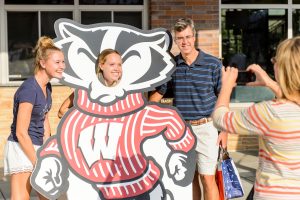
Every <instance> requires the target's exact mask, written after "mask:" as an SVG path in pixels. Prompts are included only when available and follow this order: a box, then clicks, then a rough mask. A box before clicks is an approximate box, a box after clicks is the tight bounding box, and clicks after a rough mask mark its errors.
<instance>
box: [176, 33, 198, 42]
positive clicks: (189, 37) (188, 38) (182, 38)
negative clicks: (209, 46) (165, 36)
mask: <svg viewBox="0 0 300 200" xmlns="http://www.w3.org/2000/svg"><path fill="white" fill-rule="evenodd" d="M193 37H194V36H193V35H187V36H184V37H176V38H175V40H176V41H178V42H182V41H183V40H184V39H185V40H190V39H192V38H193Z"/></svg>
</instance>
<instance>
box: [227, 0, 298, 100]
mask: <svg viewBox="0 0 300 200" xmlns="http://www.w3.org/2000/svg"><path fill="white" fill-rule="evenodd" d="M239 2H240V1H239ZM222 3H223V4H222V6H221V32H222V40H221V41H222V43H221V48H222V58H223V64H224V66H228V65H231V66H232V65H235V66H237V67H238V68H239V70H245V69H246V67H247V66H248V65H249V64H252V63H257V64H259V65H260V66H261V67H262V68H263V69H264V70H266V72H267V73H268V74H269V76H270V77H272V78H273V79H274V70H273V64H272V63H271V62H270V58H271V57H273V56H274V55H275V53H276V48H277V46H278V44H279V43H280V42H281V41H282V40H284V39H286V38H287V37H292V34H291V33H289V31H288V30H289V27H288V26H289V23H288V22H289V20H291V19H289V18H288V16H289V15H288V12H289V11H290V10H291V9H289V6H291V5H289V4H288V2H287V1H259V2H258V1H253V0H252V1H244V3H247V5H245V6H244V5H242V4H243V3H240V4H239V5H230V4H233V3H237V1H234V0H227V1H226V0H222ZM229 3H230V4H229ZM278 3H280V4H286V5H285V6H277V5H276V4H278ZM226 4H228V5H226ZM250 4H253V5H250ZM255 4H257V5H255ZM261 4H265V5H261ZM266 4H272V5H266ZM296 16H297V17H298V12H297V10H294V18H296ZM299 19H300V18H299V17H298V23H297V21H296V20H295V19H294V22H293V28H294V34H295V29H296V27H297V28H298V29H297V30H298V33H299ZM290 30H291V28H290ZM273 97H274V94H273V93H272V92H271V90H269V89H267V88H265V87H248V86H237V87H236V88H235V90H234V91H233V93H232V96H231V102H259V101H262V100H267V99H271V98H273Z"/></svg>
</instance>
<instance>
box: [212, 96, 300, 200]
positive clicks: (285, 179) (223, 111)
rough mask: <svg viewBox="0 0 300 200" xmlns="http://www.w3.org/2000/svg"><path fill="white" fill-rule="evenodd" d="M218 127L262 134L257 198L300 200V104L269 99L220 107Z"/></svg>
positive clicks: (217, 119) (216, 113)
mask: <svg viewBox="0 0 300 200" xmlns="http://www.w3.org/2000/svg"><path fill="white" fill-rule="evenodd" d="M213 120H214V123H215V126H216V127H217V128H218V129H221V130H225V131H228V132H231V133H239V134H245V133H247V134H258V135H259V167H258V169H257V172H256V182H255V195H254V199H272V200H277V199H278V200H283V199H284V200H287V199H295V200H296V199H298V200H299V199H300V106H299V105H297V104H294V103H292V102H289V101H284V100H277V101H275V100H274V101H265V102H261V103H258V104H254V105H253V106H251V107H249V108H247V109H243V110H241V111H236V112H231V111H229V110H228V108H227V107H219V108H217V110H216V111H215V113H214V116H213Z"/></svg>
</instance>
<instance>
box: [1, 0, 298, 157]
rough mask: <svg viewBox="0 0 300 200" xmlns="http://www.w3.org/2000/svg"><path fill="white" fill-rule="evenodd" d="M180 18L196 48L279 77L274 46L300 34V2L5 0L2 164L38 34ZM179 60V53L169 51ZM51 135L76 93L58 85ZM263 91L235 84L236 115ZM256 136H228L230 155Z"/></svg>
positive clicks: (265, 94)
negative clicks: (58, 27)
mask: <svg viewBox="0 0 300 200" xmlns="http://www.w3.org/2000/svg"><path fill="white" fill-rule="evenodd" d="M180 17H190V18H192V19H193V20H194V21H195V24H196V29H197V30H198V31H197V47H198V48H200V49H202V50H204V51H206V52H207V53H210V54H212V55H215V56H217V57H219V58H220V59H222V61H223V63H224V65H236V66H237V67H239V68H240V69H241V70H243V69H244V68H245V67H246V66H247V65H248V64H250V63H258V64H260V65H261V66H263V67H264V68H265V70H266V71H267V72H268V73H269V74H270V75H271V76H274V72H273V67H272V64H271V62H270V58H271V57H272V56H273V55H274V53H275V51H276V46H277V44H278V43H279V42H280V41H281V40H283V39H285V38H290V37H293V36H295V35H298V34H299V32H300V0H247V1H246V0H167V1H160V0H27V1H22V0H0V130H1V131H0V149H1V150H0V159H1V158H2V157H3V155H2V152H3V151H2V149H3V147H4V144H5V142H6V138H7V136H8V135H9V133H10V124H11V121H12V102H13V95H14V92H15V91H16V89H17V88H18V86H19V85H20V84H21V83H22V81H23V80H24V79H26V78H27V77H29V76H30V75H32V73H33V67H32V66H33V65H32V64H33V55H32V50H33V47H34V44H35V43H36V40H37V39H38V37H39V36H41V35H48V36H50V37H53V38H54V37H55V33H54V28H53V23H54V22H55V20H56V19H59V18H69V19H73V20H75V21H77V22H79V23H82V24H92V23H101V22H116V23H125V24H129V25H132V26H135V27H137V28H140V29H144V30H146V29H153V28H158V27H164V28H167V29H169V30H170V29H171V27H172V25H173V23H174V21H175V20H176V19H177V18H180ZM172 52H173V53H174V54H176V53H177V52H178V50H177V49H176V47H174V48H172ZM52 83H53V107H52V110H51V112H50V122H51V129H52V133H53V134H55V133H56V127H57V124H58V122H59V118H58V117H57V111H58V108H59V106H60V104H61V103H62V102H63V100H64V99H65V98H66V97H67V96H68V95H69V94H70V93H71V92H72V90H71V88H68V87H66V86H63V85H60V84H59V83H58V82H57V81H55V80H54V81H53V82H52ZM272 95H273V94H272V93H271V92H270V91H268V90H267V89H265V88H255V89H254V88H249V87H246V86H238V87H237V88H236V90H235V92H234V93H233V95H232V103H231V107H232V109H239V108H241V107H245V106H249V105H251V104H252V103H253V102H257V101H261V100H264V99H269V98H272ZM257 145H258V144H257V136H252V135H239V136H237V135H231V136H230V137H229V150H257Z"/></svg>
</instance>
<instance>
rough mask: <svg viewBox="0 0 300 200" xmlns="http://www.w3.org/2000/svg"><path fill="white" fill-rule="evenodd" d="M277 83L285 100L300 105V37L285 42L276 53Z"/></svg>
mask: <svg viewBox="0 0 300 200" xmlns="http://www.w3.org/2000/svg"><path fill="white" fill-rule="evenodd" d="M276 67H277V79H278V80H277V81H278V83H279V85H280V88H281V90H282V94H283V98H286V99H289V100H291V101H295V102H297V103H300V37H299V36H298V37H294V38H291V39H287V40H284V41H283V42H281V43H280V44H279V46H278V48H277V52H276Z"/></svg>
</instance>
